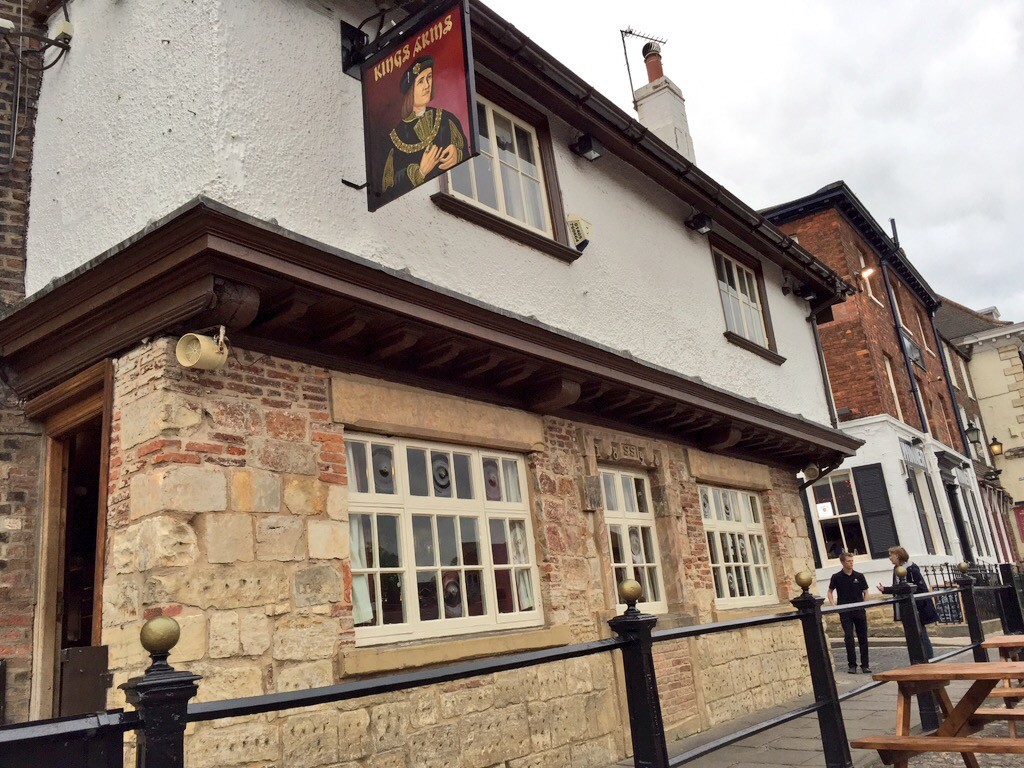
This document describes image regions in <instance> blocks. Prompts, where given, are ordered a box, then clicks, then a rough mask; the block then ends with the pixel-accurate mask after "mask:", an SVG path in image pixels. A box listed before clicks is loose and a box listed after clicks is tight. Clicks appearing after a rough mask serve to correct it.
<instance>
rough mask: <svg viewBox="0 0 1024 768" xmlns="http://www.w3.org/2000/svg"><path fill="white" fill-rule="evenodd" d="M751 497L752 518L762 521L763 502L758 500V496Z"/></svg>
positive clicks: (758, 521)
mask: <svg viewBox="0 0 1024 768" xmlns="http://www.w3.org/2000/svg"><path fill="white" fill-rule="evenodd" d="M748 498H749V499H750V518H751V520H753V521H754V522H755V523H757V524H759V525H760V523H761V502H759V501H758V500H757V496H749V497H748Z"/></svg>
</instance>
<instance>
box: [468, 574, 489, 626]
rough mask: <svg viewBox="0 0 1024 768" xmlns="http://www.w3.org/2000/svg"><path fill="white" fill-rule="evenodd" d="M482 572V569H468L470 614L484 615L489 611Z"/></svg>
mask: <svg viewBox="0 0 1024 768" xmlns="http://www.w3.org/2000/svg"><path fill="white" fill-rule="evenodd" d="M481 574H482V571H466V606H467V607H468V608H469V615H470V616H483V615H484V614H485V613H486V612H487V606H486V605H485V603H484V588H483V578H482V576H481Z"/></svg>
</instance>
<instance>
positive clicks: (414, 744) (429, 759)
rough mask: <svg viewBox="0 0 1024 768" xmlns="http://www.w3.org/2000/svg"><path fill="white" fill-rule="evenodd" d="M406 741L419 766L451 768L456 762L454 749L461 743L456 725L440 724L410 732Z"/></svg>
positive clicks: (423, 767)
mask: <svg viewBox="0 0 1024 768" xmlns="http://www.w3.org/2000/svg"><path fill="white" fill-rule="evenodd" d="M406 743H407V744H408V747H409V754H410V755H414V756H415V760H416V765H417V768H449V766H451V765H453V764H454V755H453V754H452V751H453V748H454V745H456V744H458V743H459V733H458V730H457V728H456V726H454V725H439V726H437V727H435V728H425V729H423V730H419V731H416V732H415V733H412V734H410V735H409V738H408V740H407V742H406Z"/></svg>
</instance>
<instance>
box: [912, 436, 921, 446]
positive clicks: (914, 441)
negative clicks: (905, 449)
mask: <svg viewBox="0 0 1024 768" xmlns="http://www.w3.org/2000/svg"><path fill="white" fill-rule="evenodd" d="M910 444H911V445H923V444H924V440H922V439H921V438H920V437H912V438H910Z"/></svg>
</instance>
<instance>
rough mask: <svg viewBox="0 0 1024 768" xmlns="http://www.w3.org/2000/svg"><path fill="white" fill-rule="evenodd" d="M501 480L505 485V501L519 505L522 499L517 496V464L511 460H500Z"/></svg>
mask: <svg viewBox="0 0 1024 768" xmlns="http://www.w3.org/2000/svg"><path fill="white" fill-rule="evenodd" d="M501 469H502V478H501V479H502V480H504V485H505V501H507V502H510V503H519V502H520V501H522V500H523V497H522V496H521V495H520V494H519V464H518V462H515V461H513V460H511V459H502V460H501Z"/></svg>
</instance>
